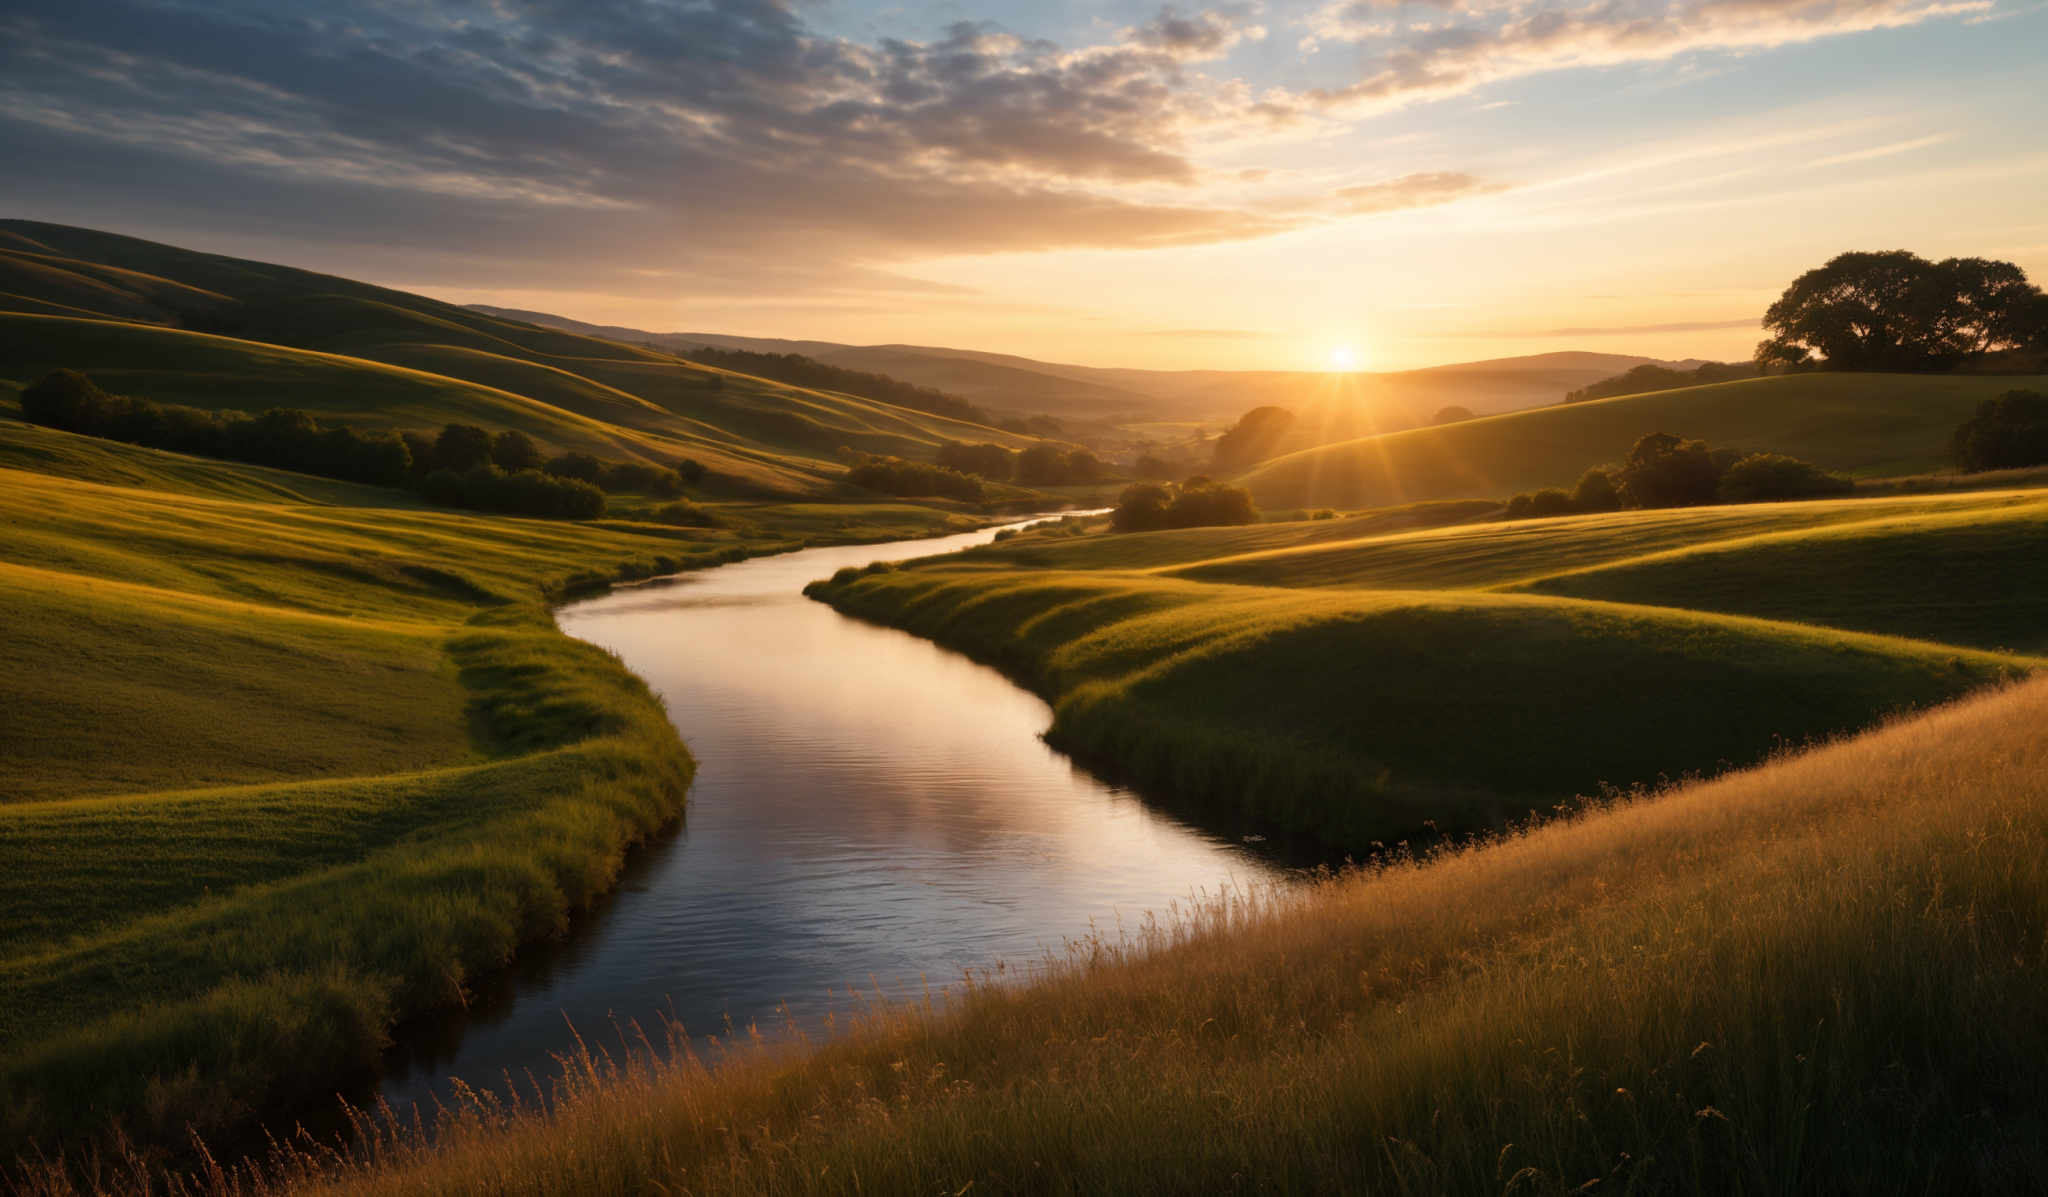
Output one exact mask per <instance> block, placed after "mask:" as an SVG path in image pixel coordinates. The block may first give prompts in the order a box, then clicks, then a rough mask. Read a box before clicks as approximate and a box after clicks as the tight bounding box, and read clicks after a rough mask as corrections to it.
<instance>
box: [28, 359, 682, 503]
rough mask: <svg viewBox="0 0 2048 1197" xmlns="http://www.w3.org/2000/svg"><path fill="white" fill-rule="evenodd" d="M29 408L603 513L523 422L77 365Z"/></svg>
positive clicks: (463, 491)
mask: <svg viewBox="0 0 2048 1197" xmlns="http://www.w3.org/2000/svg"><path fill="white" fill-rule="evenodd" d="M21 411H22V415H23V417H24V418H26V419H27V420H29V421H30V422H31V423H36V424H44V425H47V426H49V427H52V428H61V429H63V430H64V431H66V432H76V433H81V434H84V435H86V436H96V437H101V438H104V439H107V440H118V441H124V442H127V443H129V444H135V445H146V446H149V447H150V448H154V449H170V450H174V451H176V452H179V453H191V454H194V455H197V456H201V457H218V458H223V459H225V460H228V461H244V462H248V463H250V464H251V465H263V466H272V467H275V468H278V469H285V470H294V471H296V472H298V473H301V474H314V475H318V476H320V477H323V478H339V479H342V480H344V481H348V482H364V483H369V484H371V485H374V486H403V485H406V484H407V483H408V482H410V483H412V484H413V485H414V486H415V487H416V489H417V490H418V491H419V493H420V495H421V496H422V497H423V498H425V499H426V500H427V501H428V502H430V503H437V504H440V505H443V506H448V507H464V508H468V509H470V510H473V511H498V512H506V513H509V514H514V515H534V516H545V517H550V518H555V519H591V518H594V517H596V516H600V515H603V514H604V494H603V492H602V491H600V490H599V489H598V488H597V487H596V486H594V485H591V484H590V483H589V482H587V481H579V480H576V479H572V478H566V477H561V476H558V475H555V474H552V473H548V472H543V471H541V470H538V469H535V468H534V466H535V465H537V464H538V463H539V461H540V458H541V453H540V448H539V446H537V445H535V444H534V442H533V440H532V438H530V437H528V436H527V435H526V434H525V433H523V432H518V431H516V430H512V431H505V432H500V433H498V434H496V435H495V436H494V435H492V434H491V433H490V432H488V431H486V430H484V429H482V428H478V427H476V426H475V425H473V424H450V425H447V426H446V427H444V428H442V429H441V431H440V432H439V433H436V434H429V433H424V432H405V433H394V432H362V431H358V430H357V429H354V428H350V427H348V426H346V425H340V424H328V425H323V424H322V423H321V422H320V421H319V420H317V419H315V418H314V417H313V416H312V415H311V414H309V413H307V412H303V411H299V410H297V409H294V408H272V409H271V410H269V411H266V412H264V413H263V414H262V415H258V416H247V415H243V414H242V413H240V412H211V411H205V410H202V409H200V408H195V407H181V406H177V405H174V404H163V403H156V402H154V401H152V400H148V399H137V398H133V397H130V396H126V395H112V394H108V393H107V392H106V391H103V390H101V389H100V388H99V387H98V386H97V385H96V384H95V383H94V382H93V381H92V380H91V379H90V378H87V377H86V376H85V375H83V374H81V373H79V372H78V371H76V370H55V371H52V372H51V373H49V374H47V375H45V376H44V377H43V378H41V379H40V380H38V381H37V382H35V383H34V384H32V385H31V386H29V387H28V388H27V389H26V390H24V391H22V393H21ZM591 460H592V461H593V462H595V460H596V459H594V458H593V459H591ZM550 464H552V463H550ZM597 464H598V465H599V466H600V467H601V469H600V474H602V473H603V472H604V470H607V469H608V470H610V471H611V472H612V476H614V477H615V478H618V479H622V480H631V481H634V482H638V483H645V482H648V481H649V479H650V478H651V479H653V481H654V483H655V484H656V485H650V486H643V487H640V489H656V488H657V486H659V485H666V479H667V478H675V479H676V482H675V486H674V490H673V491H670V492H668V493H680V492H681V489H682V488H681V480H680V478H679V477H677V475H676V472H675V471H673V470H657V469H656V468H655V467H651V466H640V465H634V464H631V463H597ZM656 493H662V492H661V491H660V490H658V489H656Z"/></svg>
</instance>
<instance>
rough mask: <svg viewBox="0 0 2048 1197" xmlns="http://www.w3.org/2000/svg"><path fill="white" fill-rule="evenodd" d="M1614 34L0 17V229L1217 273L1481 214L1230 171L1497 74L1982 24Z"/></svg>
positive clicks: (1730, 13) (1854, 18) (536, 271)
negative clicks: (1381, 231)
mask: <svg viewBox="0 0 2048 1197" xmlns="http://www.w3.org/2000/svg"><path fill="white" fill-rule="evenodd" d="M1645 3H1646V0H1600V3H1599V5H1598V6H1597V7H1589V8H1582V9H1574V10H1569V11H1563V10H1560V11H1537V10H1535V9H1533V8H1529V7H1526V6H1524V5H1521V4H1519V3H1517V4H1514V5H1511V6H1498V5H1496V4H1495V3H1494V0H1459V2H1458V3H1444V4H1434V3H1427V2H1423V3H1411V4H1408V5H1404V6H1388V5H1383V4H1377V3H1358V2H1352V3H1337V4H1329V5H1326V6H1325V7H1324V8H1322V9H1320V10H1318V12H1317V14H1316V19H1317V20H1318V21H1320V24H1315V23H1313V22H1312V27H1313V28H1314V29H1315V30H1317V31H1318V33H1317V35H1318V36H1323V37H1326V38H1329V39H1351V40H1352V41H1354V42H1355V43H1356V44H1357V46H1358V48H1359V51H1360V54H1361V66H1360V69H1359V73H1358V75H1357V77H1356V78H1355V79H1353V80H1352V81H1351V82H1348V83H1343V84H1340V85H1336V86H1333V87H1330V88H1327V89H1323V90H1319V91H1287V90H1285V89H1277V88H1274V89H1265V90H1256V91H1255V90H1254V89H1253V88H1251V87H1250V86H1248V85H1246V84H1245V83H1243V82H1242V81H1240V80H1236V79H1232V78H1228V77H1225V76H1224V75H1223V74H1222V73H1221V72H1222V69H1223V68H1222V66H1221V65H1220V64H1221V63H1222V62H1223V61H1224V60H1226V59H1227V58H1228V57H1229V56H1230V55H1231V54H1233V53H1234V52H1235V51H1237V50H1238V49H1239V48H1241V47H1243V46H1246V45H1247V44H1250V43H1254V42H1257V41H1259V40H1260V39H1262V38H1264V37H1266V35H1267V30H1266V26H1265V25H1264V24H1262V23H1261V20H1260V15H1261V12H1262V9H1261V8H1260V6H1258V5H1257V4H1251V3H1245V4H1237V5H1226V6H1222V7H1214V8H1207V9H1185V10H1184V9H1180V8H1174V7H1167V8H1163V9H1160V10H1158V11H1157V12H1156V13H1155V14H1154V15H1153V16H1151V17H1150V18H1149V19H1146V20H1144V21H1141V22H1138V23H1136V24H1133V25H1131V26H1129V27H1127V28H1123V29H1120V30H1118V31H1116V32H1115V33H1114V34H1112V35H1111V36H1109V37H1108V38H1107V39H1106V40H1104V41H1103V42H1102V43H1101V44H1088V45H1078V46H1075V45H1060V44H1055V43H1052V42H1048V41H1043V40H1037V39H1032V38H1026V37H1021V36H1018V35H1016V34H1014V33H1012V32H1009V31H1007V30H1005V29H1003V28H1000V27H998V26H995V25H992V24H988V23H976V22H963V23H959V24H955V25H953V26H951V27H950V28H947V29H945V30H943V31H941V32H940V33H938V34H937V35H936V36H934V37H931V38H930V39H928V40H922V41H913V40H905V39H883V40H879V41H875V42H872V43H868V42H861V41H855V40H851V39H848V38H843V37H835V36H830V35H826V34H822V33H820V32H818V31H817V30H816V29H814V28H813V27H812V26H811V25H809V24H807V23H806V20H805V13H806V12H807V11H808V5H807V3H805V2H804V0H693V2H689V3H684V2H680V0H573V2H572V0H443V2H440V3H435V4H421V3H417V2H416V0H354V2H351V3H336V2H333V0H9V3H8V4H7V5H6V6H5V8H4V10H0V155H4V156H5V157H6V158H7V160H8V161H10V162H15V163H27V164H32V168H30V169H20V170H16V171H14V172H11V174H10V178H9V189H10V198H11V199H12V200H13V201H14V204H13V205H11V206H12V207H14V208H15V209H16V210H17V211H22V212H23V213H24V214H30V213H32V214H35V215H39V216H43V217H45V218H49V219H57V220H70V221H73V222H85V223H95V222H96V223H105V224H112V225H116V226H118V227H123V228H126V229H130V230H132V231H137V232H143V233H145V234H154V235H165V236H170V235H172V234H174V233H176V234H181V235H183V234H193V233H197V232H204V231H208V230H212V231H215V232H218V233H220V234H222V235H223V236H233V237H235V238H237V239H238V240H239V241H241V242H248V241H250V240H252V239H256V238H269V239H271V240H273V241H275V242H277V243H279V244H289V243H292V242H294V241H296V242H299V243H309V244H316V245H320V246H324V247H327V248H328V250H329V252H330V255H331V256H329V257H328V258H324V259H323V264H325V265H327V266H328V267H329V268H343V267H344V266H345V267H346V268H349V269H354V268H356V267H357V266H358V265H359V264H360V265H362V266H363V268H364V269H365V270H367V269H369V268H370V265H371V264H374V263H381V262H398V263H402V264H404V265H405V267H406V269H404V271H403V273H404V274H405V275H406V276H407V277H410V278H416V279H417V278H421V277H426V276H427V275H426V271H427V270H428V268H429V267H431V269H432V272H433V275H434V277H439V278H442V279H443V280H444V283H445V285H447V286H451V287H453V286H475V287H482V286H489V285H502V284H503V283H504V282H506V281H507V280H522V279H523V280H528V281H529V282H530V280H531V279H532V278H534V277H536V276H548V277H558V276H561V275H564V274H575V275H578V276H583V277H590V278H599V277H602V278H604V279H606V280H607V281H606V282H605V283H603V284H602V285H604V286H606V287H607V288H609V289H613V290H618V289H633V290H635V291H636V292H637V293H645V294H649V295H655V294H675V293H678V292H680V291H687V290H694V291H695V292H697V293H702V294H713V293H724V294H734V295H752V294H767V293H783V294H794V293H798V292H809V291H814V290H822V291H824V292H828V293H830V292H838V291H841V290H844V289H846V288H849V287H851V288H854V289H856V290H858V291H860V292H863V293H872V292H876V291H887V290H889V289H890V288H891V287H898V288H900V287H902V286H905V285H908V284H907V282H906V280H905V279H904V276H903V275H902V274H901V273H900V272H899V271H900V268H901V267H902V265H903V264H904V263H906V262H912V261H915V260H918V259H921V258H930V257H935V256H947V255H963V254H991V253H1009V252H1030V251H1039V250H1051V249H1069V248H1093V249H1149V248H1159V247H1171V246H1185V245H1196V244H1205V243H1215V242H1224V241H1232V240H1242V239H1246V238H1255V237H1263V236H1269V235H1272V234H1276V233H1281V232H1285V231H1288V230H1290V229H1298V228H1302V227H1306V226H1310V225H1314V224H1318V223H1322V222H1327V221H1332V220H1339V219H1351V218H1354V217H1357V216H1360V215H1365V214H1374V213H1383V212H1388V211H1393V210H1396V209H1401V208H1415V207H1423V206H1430V205H1436V204H1442V203H1446V202H1450V201H1453V200H1456V199H1461V198H1465V197H1469V196H1475V195H1482V194H1485V193H1487V192H1489V191H1493V190H1498V189H1499V188H1500V186H1501V184H1499V183H1497V182H1492V181H1488V180H1486V179H1482V178H1479V177H1477V176H1475V175H1472V174H1469V173H1465V172H1460V171H1456V170H1433V171H1422V172H1412V173H1408V174H1403V175H1399V176H1397V177H1393V178H1388V179H1384V180H1380V181H1368V182H1364V183H1359V184H1355V185H1347V186H1341V187H1332V188H1328V189H1326V190H1324V191H1320V192H1305V191H1304V190H1303V188H1304V186H1305V184H1304V182H1303V178H1304V176H1303V175H1301V174H1299V173H1295V172H1292V171H1273V170H1271V169H1270V167H1269V166H1268V165H1267V164H1265V163H1262V162H1261V161H1259V160H1258V159H1257V158H1256V157H1255V156H1254V155H1256V153H1257V152H1258V148H1259V147H1260V146H1261V145H1262V144H1264V143H1266V142H1268V141H1270V140H1271V139H1272V138H1273V137H1275V136H1278V135H1293V134H1298V133H1301V132H1302V131H1304V130H1312V131H1317V132H1327V131H1329V130H1330V129H1331V128H1332V124H1331V122H1332V121H1333V120H1338V119H1343V120H1349V119H1356V118H1358V117H1359V116H1360V115H1361V114H1368V113H1370V112H1372V111H1375V110H1376V109H1378V108H1381V107H1386V106H1390V105H1395V104H1400V103H1407V102H1411V101H1414V100H1421V99H1427V98H1432V97H1437V96H1443V95H1448V94H1455V93H1458V92H1462V91H1467V90H1470V89H1472V88H1475V87H1478V86H1480V85H1482V84H1483V83H1485V82H1487V81H1490V80H1494V79H1500V78H1506V77H1510V76H1513V75H1516V74H1524V73H1528V72H1531V71H1537V70H1554V69H1562V68H1565V67H1569V66H1576V65H1599V64H1605V63H1612V62H1619V61H1645V60H1651V59H1655V58H1658V57H1668V56H1670V55H1672V54H1677V53H1682V52H1685V51H1687V50H1689V49H1698V48H1708V47H1721V48H1731V49H1740V48H1745V47H1750V46H1759V45H1767V44H1782V43H1784V42H1786V41H1791V40H1802V39H1806V38H1811V37H1820V36H1827V35H1830V34H1834V33H1840V32H1846V31H1849V30H1852V29H1858V28H1876V27H1880V26H1884V25H1897V24H1909V23H1913V22H1915V21H1920V20H1926V19H1930V18H1931V17H1932V16H1935V15H1939V14H1942V13H1953V12H1971V11H1978V10H1981V9H1983V8H1985V7H1986V5H1987V3H1988V0H1692V2H1691V3H1687V4H1677V5H1663V6H1658V5H1655V4H1650V5H1649V6H1648V7H1644V4H1645ZM1388 144H1391V143H1388ZM1225 148H1229V149H1230V150H1231V151H1232V153H1231V154H1230V155H1229V156H1228V162H1227V165H1225V164H1224V159H1225V155H1224V154H1223V152H1222V151H1223V150H1224V149H1225ZM1381 148H1382V149H1383V150H1384V149H1385V148H1386V145H1383V146H1382V147H1381ZM138 214H139V216H140V218H141V219H144V220H146V221H148V222H150V223H151V225H152V227H148V228H137V227H136V223H137V220H138ZM337 259H339V261H338V262H337ZM649 268H654V269H651V270H650V269H649ZM386 273H389V271H388V270H387V271H386Z"/></svg>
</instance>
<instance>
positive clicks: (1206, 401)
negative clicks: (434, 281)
mask: <svg viewBox="0 0 2048 1197" xmlns="http://www.w3.org/2000/svg"><path fill="white" fill-rule="evenodd" d="M471 307H472V309H473V310H476V311H480V312H485V313H487V314H490V315H493V316H498V317H501V318H506V319H514V320H523V321H527V322H529V323H533V324H539V325H544V326H547V327H549V328H559V329H563V330H566V331H571V332H578V333H582V334H584V335H586V336H599V337H607V338H612V339H615V340H622V341H628V342H633V343H638V344H651V345H657V346H661V347H663V348H668V349H687V348H692V347H696V346H711V347H715V348H721V349H747V350H752V351H754V352H761V353H797V354H802V355H803V356H805V357H809V358H815V359H817V360H818V361H821V362H825V363H827V364H830V365H834V366H841V367H844V368H847V369H852V370H863V371H869V372H873V373H878V374H887V375H889V376H891V377H893V378H899V379H902V380H904V381H905V382H910V383H915V384H917V385H919V386H927V387H935V388H937V389H939V390H941V391H944V392H946V393H947V394H950V395H958V396H960V397H961V398H963V399H966V400H969V401H970V402H973V403H977V404H980V405H982V406H984V407H991V408H998V409H1003V410H1007V411H1016V412H1034V413H1035V412H1043V413H1046V414H1049V415H1053V416H1058V417H1060V418H1063V419H1092V420H1102V421H1108V422H1142V421H1148V420H1216V421H1223V420H1231V419H1235V418H1236V417H1237V416H1239V415H1241V414H1243V413H1244V412H1245V411H1248V410H1250V409H1251V408H1254V407H1259V406H1262V405H1267V404H1272V405H1277V406H1283V407H1296V406H1314V405H1317V404H1320V403H1325V402H1327V401H1328V400H1329V399H1330V397H1331V394H1332V392H1333V391H1334V390H1336V389H1337V388H1340V387H1342V388H1348V390H1349V394H1348V395H1347V397H1349V398H1355V399H1359V400H1362V401H1364V402H1366V403H1368V404H1370V405H1372V406H1373V407H1375V408H1377V409H1379V414H1381V415H1382V416H1383V417H1385V418H1386V422H1389V423H1392V424H1412V423H1422V422H1426V421H1427V419H1428V417H1429V415H1430V413H1432V412H1434V411H1435V410H1436V409H1437V408H1440V407H1443V406H1447V405H1449V404H1453V403H1455V404H1459V405H1462V406H1464V407H1468V408H1471V409H1472V410H1473V411H1475V412H1479V413H1482V414H1490V413H1495V412H1503V411H1514V410H1518V409H1520V408H1525V407H1534V406H1540V405H1542V404H1547V403H1556V402H1559V401H1561V400H1562V399H1563V398H1564V397H1565V395H1566V394H1567V393H1568V392H1571V391H1573V390H1576V389H1578V388H1580V387H1584V386H1586V385H1588V384H1591V383H1594V382H1598V381H1600V380H1602V379H1605V378H1609V377H1611V376H1613V375H1616V374H1620V373H1622V372H1624V371H1626V370H1629V369H1632V368H1634V367H1636V366H1642V365H1659V366H1663V367H1666V368H1671V369H1680V368H1689V367H1690V366H1693V365H1696V364H1698V363H1697V362H1691V361H1688V362H1669V361H1662V360H1660V359H1656V358H1650V357H1642V356H1638V355H1631V354H1618V353H1593V352H1588V351H1584V350H1562V351H1558V352H1554V353H1541V354H1535V355H1531V356H1527V357H1506V358H1495V359H1491V360H1487V361H1476V362H1455V363H1451V364H1448V365H1442V366H1430V367H1426V368H1424V369H1419V370H1402V371H1395V372H1388V373H1372V372H1359V373H1356V374H1345V375H1338V374H1326V373H1321V372H1316V371H1302V370H1140V369H1125V368H1107V367H1099V366H1078V365H1073V364H1070V363H1061V362H1044V361H1038V360H1035V359H1032V358H1027V357H1019V356H1016V355H1014V354H1004V353H989V352H985V351H982V350H974V349H952V348H945V347H940V346H929V345H847V344H842V343H840V342H836V341H803V340H781V339H777V338H772V337H741V336H732V335H729V334H725V333H698V332H666V333H658V332H649V331H646V330H644V329H635V328H625V327H622V326H619V325H601V324H586V323H584V322H582V321H580V320H572V319H570V318H568V317H566V316H557V315H554V314H552V313H548V312H535V311H527V310H523V309H516V308H497V307H491V306H488V305H484V304H473V305H471Z"/></svg>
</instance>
